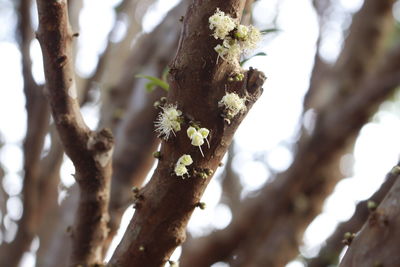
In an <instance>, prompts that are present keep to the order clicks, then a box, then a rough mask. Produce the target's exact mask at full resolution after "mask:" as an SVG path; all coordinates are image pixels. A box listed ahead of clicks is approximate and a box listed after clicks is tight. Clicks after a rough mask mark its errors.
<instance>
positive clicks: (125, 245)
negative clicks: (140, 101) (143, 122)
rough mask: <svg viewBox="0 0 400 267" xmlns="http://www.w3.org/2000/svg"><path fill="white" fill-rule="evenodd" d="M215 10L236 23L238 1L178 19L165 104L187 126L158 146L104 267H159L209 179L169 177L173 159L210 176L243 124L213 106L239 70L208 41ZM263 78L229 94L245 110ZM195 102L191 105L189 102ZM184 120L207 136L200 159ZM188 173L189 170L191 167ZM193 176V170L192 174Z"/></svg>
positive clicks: (199, 8) (201, 7)
mask: <svg viewBox="0 0 400 267" xmlns="http://www.w3.org/2000/svg"><path fill="white" fill-rule="evenodd" d="M217 7H219V8H220V9H221V10H223V11H224V12H227V13H229V14H230V15H231V16H232V17H235V18H238V19H240V14H241V13H242V10H243V8H244V1H238V0H230V1H194V2H193V3H192V5H191V6H190V7H189V9H188V12H187V14H186V16H185V19H184V28H183V32H182V36H181V41H180V45H179V48H178V52H177V55H176V57H175V59H174V61H173V63H172V64H171V68H170V77H169V81H170V91H169V95H168V102H169V103H171V104H172V103H177V104H178V108H179V109H180V110H182V112H183V114H184V115H185V118H187V120H186V121H185V122H183V123H182V129H183V131H180V132H177V133H176V138H174V139H173V140H169V141H167V142H163V143H162V147H161V157H162V160H160V161H159V164H158V166H157V169H156V171H155V173H154V174H153V177H152V179H151V180H150V182H149V184H148V185H147V186H146V187H145V188H144V189H143V190H141V191H140V195H141V196H142V199H143V200H142V201H141V202H140V207H139V208H138V209H137V210H136V212H135V215H134V217H133V219H132V221H131V223H130V225H129V227H128V229H127V232H126V233H125V235H124V237H123V239H122V241H121V243H120V244H119V246H118V247H117V249H116V251H115V253H114V255H113V257H112V259H111V261H110V263H109V265H110V266H113V265H115V266H121V267H123V266H162V265H163V264H164V263H165V262H166V261H167V260H168V259H169V257H170V255H171V254H172V252H173V250H174V249H175V248H176V247H177V246H178V245H179V244H181V243H182V242H183V241H184V239H185V228H186V225H187V222H188V220H189V218H190V215H191V214H192V212H193V210H194V208H195V207H196V205H197V204H198V203H199V201H200V198H201V195H202V194H203V192H204V190H205V188H206V186H207V184H208V182H209V181H210V178H211V176H212V175H208V177H207V178H206V179H204V178H201V177H199V175H196V174H194V172H193V171H191V175H192V177H191V178H188V179H185V180H184V179H181V178H180V177H177V176H175V175H173V174H171V172H173V168H174V167H173V166H174V165H175V164H176V162H177V160H178V158H179V157H180V156H182V155H183V154H188V153H189V154H190V155H192V158H193V161H194V163H193V166H194V168H196V170H198V171H200V172H201V173H204V174H205V176H207V174H206V170H208V171H207V173H209V174H210V173H213V172H214V171H215V169H216V168H217V167H218V165H219V162H220V160H221V158H222V157H223V155H224V154H225V152H226V150H227V148H228V146H229V144H230V142H231V140H232V136H233V134H234V132H235V130H236V129H237V127H238V126H239V124H240V122H241V121H242V119H243V118H244V115H245V113H244V114H242V115H240V116H238V117H237V118H236V117H235V118H234V120H233V121H232V123H231V124H230V125H228V124H227V123H226V122H225V121H224V120H223V118H221V110H220V109H218V101H219V100H221V98H222V97H223V96H224V94H225V85H226V84H227V80H228V78H229V75H230V73H232V72H233V71H234V70H237V69H238V68H239V65H238V62H235V63H234V64H231V63H229V62H226V61H223V60H221V59H220V61H219V63H218V64H217V56H218V55H217V54H216V53H215V51H214V46H215V45H216V44H217V41H216V40H215V39H213V37H212V36H211V32H210V30H209V27H208V18H209V17H210V16H211V15H212V14H213V13H214V12H215V10H216V9H217ZM264 80H265V77H264V75H263V74H262V73H261V72H259V71H256V70H253V69H251V70H250V71H249V72H246V73H245V79H244V80H243V81H241V82H237V83H233V84H232V86H231V88H230V90H232V91H236V92H237V93H238V94H239V95H242V96H244V95H248V100H249V101H248V103H246V106H247V110H249V109H250V108H251V106H252V105H253V103H254V102H255V101H256V100H257V99H258V98H259V96H260V95H261V91H262V89H261V86H262V84H263V82H264ZM193 96H196V99H194V98H193ZM189 120H193V121H196V122H198V123H200V125H201V127H206V128H207V129H209V130H210V134H211V138H210V140H209V141H210V149H208V150H206V151H204V158H203V157H202V155H201V154H200V152H199V151H198V148H196V147H193V146H192V145H191V144H190V140H189V139H188V137H187V136H186V130H184V129H187V127H188V126H189ZM192 168H193V167H192ZM192 170H193V169H192Z"/></svg>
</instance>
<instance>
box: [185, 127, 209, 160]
mask: <svg viewBox="0 0 400 267" xmlns="http://www.w3.org/2000/svg"><path fill="white" fill-rule="evenodd" d="M186 133H187V136H188V137H189V138H190V140H192V143H191V144H192V145H194V146H198V147H199V149H200V152H201V155H203V157H204V154H203V151H202V150H201V146H202V145H203V144H204V139H205V140H206V142H207V145H208V148H210V143H208V140H207V137H208V134H209V133H210V130H208V129H207V128H200V129H198V130H197V129H196V128H194V127H192V126H190V127H189V128H187V130H186Z"/></svg>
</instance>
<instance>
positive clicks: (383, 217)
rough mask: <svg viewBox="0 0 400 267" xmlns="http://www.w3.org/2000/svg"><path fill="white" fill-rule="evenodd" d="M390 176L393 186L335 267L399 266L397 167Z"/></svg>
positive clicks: (399, 168)
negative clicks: (393, 178)
mask: <svg viewBox="0 0 400 267" xmlns="http://www.w3.org/2000/svg"><path fill="white" fill-rule="evenodd" d="M390 175H393V176H396V178H395V179H396V182H395V184H394V185H393V187H392V188H391V189H390V191H389V193H388V194H387V195H386V197H385V198H384V199H383V201H382V203H381V204H380V205H379V206H378V208H377V209H376V210H375V211H374V212H373V213H372V214H371V215H370V216H369V219H368V221H367V222H366V223H365V224H364V226H363V228H362V229H361V231H360V232H359V233H358V234H357V236H356V238H355V239H354V240H353V241H352V242H351V245H350V247H349V249H348V250H347V252H346V254H345V256H344V258H343V260H342V262H341V263H340V265H339V266H341V267H347V266H368V265H370V266H399V265H400V254H399V252H398V248H399V245H400V242H399V241H400V231H399V227H398V226H399V224H400V220H399V219H400V205H399V204H398V203H399V202H400V194H399V190H400V179H399V176H400V166H399V164H397V166H395V167H394V168H393V169H392V172H391V174H390Z"/></svg>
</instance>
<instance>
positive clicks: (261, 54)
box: [240, 52, 267, 66]
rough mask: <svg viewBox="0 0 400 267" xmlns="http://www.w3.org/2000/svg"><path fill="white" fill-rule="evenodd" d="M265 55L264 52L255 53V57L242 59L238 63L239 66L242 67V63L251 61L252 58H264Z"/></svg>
mask: <svg viewBox="0 0 400 267" xmlns="http://www.w3.org/2000/svg"><path fill="white" fill-rule="evenodd" d="M266 55H267V54H266V53H264V52H260V53H257V54H255V55H252V56H251V57H249V58H246V59H243V60H242V61H241V62H240V66H243V65H244V63H246V62H247V61H249V60H250V59H252V58H253V57H259V56H266Z"/></svg>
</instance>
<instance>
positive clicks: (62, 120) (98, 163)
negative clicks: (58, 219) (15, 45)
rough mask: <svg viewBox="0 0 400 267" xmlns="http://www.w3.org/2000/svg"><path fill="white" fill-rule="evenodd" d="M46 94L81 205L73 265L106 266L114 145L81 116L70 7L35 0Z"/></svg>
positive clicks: (76, 225)
mask: <svg viewBox="0 0 400 267" xmlns="http://www.w3.org/2000/svg"><path fill="white" fill-rule="evenodd" d="M37 6H38V13H39V29H38V32H37V38H38V39H39V43H40V45H41V48H42V53H43V62H44V70H45V77H46V89H47V95H48V99H49V102H50V106H51V111H52V115H53V119H54V122H55V125H56V127H57V131H58V133H59V135H60V139H61V142H62V144H63V146H64V149H65V151H66V153H67V155H68V156H69V157H70V158H71V160H72V162H73V163H74V166H75V170H76V175H75V178H76V181H77V183H78V184H79V186H80V192H81V193H80V203H79V208H78V215H77V216H76V224H75V226H74V230H73V248H72V253H71V266H76V265H79V264H82V265H94V264H100V263H101V262H102V257H101V247H102V243H103V241H104V238H105V236H106V233H107V221H108V200H109V186H110V177H111V154H112V148H113V140H112V136H111V133H110V132H109V131H107V130H102V131H100V132H97V133H94V132H92V131H90V130H89V128H88V127H87V126H86V124H85V123H84V121H83V118H82V115H81V113H80V111H79V103H78V101H77V92H76V86H75V80H74V71H73V63H72V51H71V50H72V49H71V44H72V40H73V38H74V34H73V32H72V31H71V29H70V26H69V22H68V11H67V2H66V1H65V0H60V1H51V2H48V1H45V0H37Z"/></svg>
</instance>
